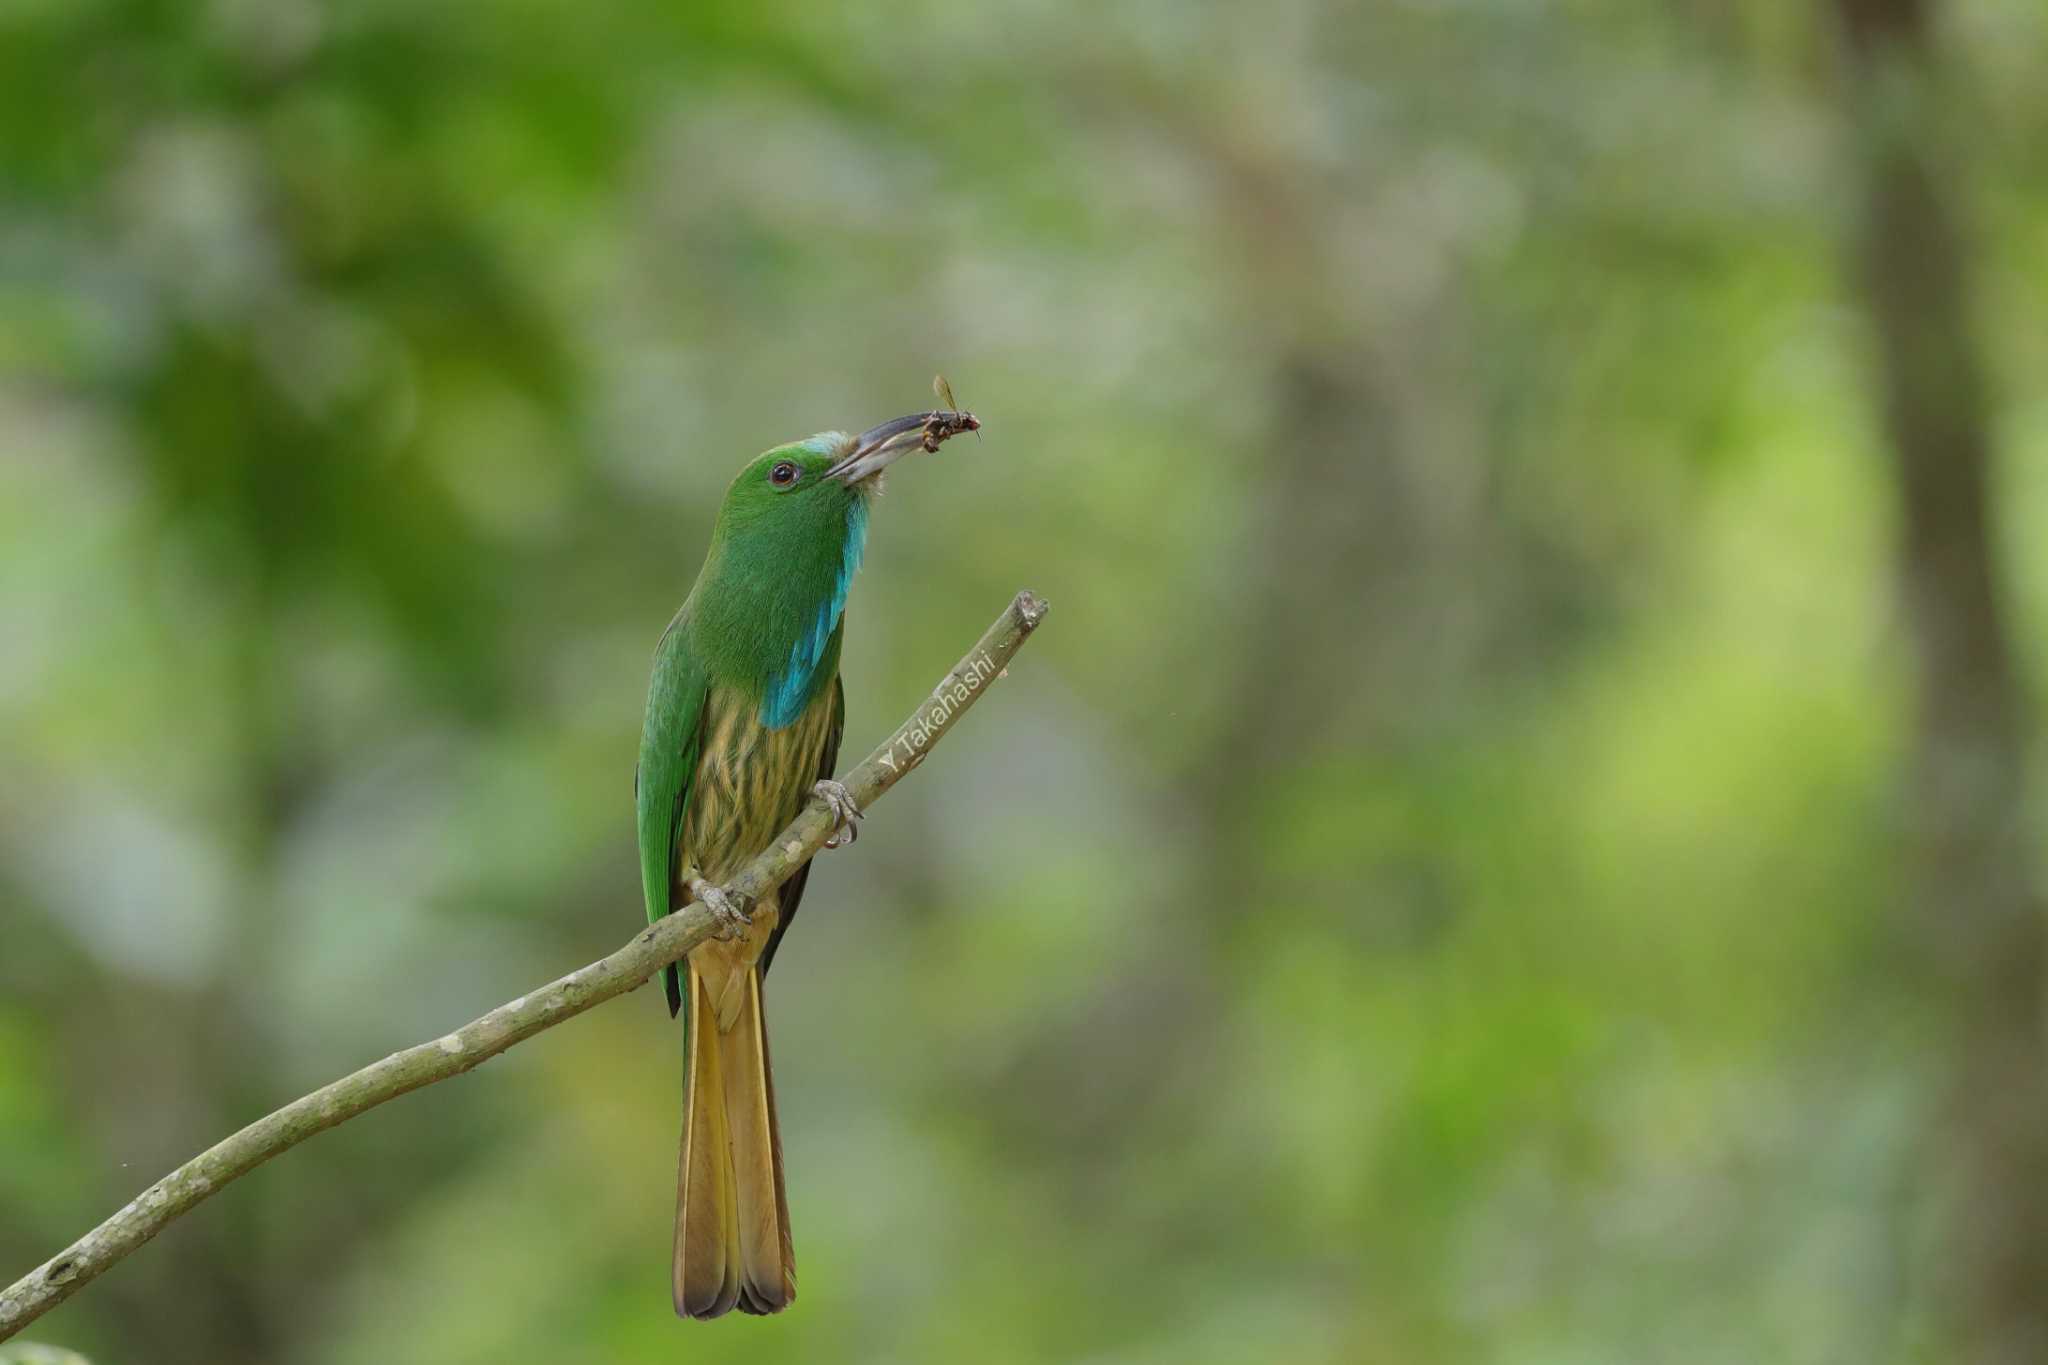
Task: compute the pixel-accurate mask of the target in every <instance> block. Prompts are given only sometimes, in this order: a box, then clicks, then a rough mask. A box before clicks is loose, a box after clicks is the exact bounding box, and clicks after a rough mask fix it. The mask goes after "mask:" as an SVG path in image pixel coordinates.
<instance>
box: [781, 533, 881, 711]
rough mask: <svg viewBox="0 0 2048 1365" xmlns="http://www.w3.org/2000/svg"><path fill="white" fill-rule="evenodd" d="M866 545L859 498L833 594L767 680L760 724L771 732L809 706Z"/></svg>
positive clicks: (834, 583) (847, 535)
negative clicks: (786, 658)
mask: <svg viewBox="0 0 2048 1365" xmlns="http://www.w3.org/2000/svg"><path fill="white" fill-rule="evenodd" d="M867 543H868V500H867V499H866V498H864V497H857V498H855V499H854V500H853V502H852V504H851V505H850V506H848V507H847V509H846V549H845V552H844V554H843V555H842V556H841V557H840V561H839V577H838V578H837V579H836V580H834V582H833V584H832V594H831V596H829V597H827V598H826V599H825V602H824V604H823V605H822V606H820V607H819V608H818V614H817V616H816V618H814V619H813V620H812V622H811V628H810V629H809V630H807V631H805V632H804V633H803V634H801V635H799V636H797V637H796V643H795V644H794V645H791V646H790V649H789V662H788V663H786V664H784V665H783V666H782V671H781V672H779V673H777V674H776V675H775V676H774V677H772V678H770V679H769V680H768V692H767V694H766V695H765V696H763V697H762V698H761V723H762V724H763V725H765V726H767V727H768V728H769V729H771V730H780V729H781V728H782V727H783V726H785V725H788V724H790V723H791V722H793V721H794V720H795V719H796V718H797V717H798V716H801V715H802V714H803V713H804V707H806V706H808V705H810V701H811V686H812V684H813V683H815V682H816V681H817V678H818V665H819V664H820V663H822V662H823V661H824V658H825V645H826V644H827V643H828V642H829V641H830V640H831V639H832V632H833V631H835V630H837V629H839V618H840V617H841V616H842V615H844V614H845V612H846V594H847V591H848V589H850V588H852V587H853V575H854V573H855V572H856V571H857V570H858V569H859V568H860V556H861V552H862V551H863V550H865V549H866V548H867Z"/></svg>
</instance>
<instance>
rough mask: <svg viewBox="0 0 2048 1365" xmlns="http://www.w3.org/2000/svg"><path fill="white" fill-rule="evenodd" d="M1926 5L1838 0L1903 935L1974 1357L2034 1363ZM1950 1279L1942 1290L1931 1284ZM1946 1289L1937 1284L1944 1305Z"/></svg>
mask: <svg viewBox="0 0 2048 1365" xmlns="http://www.w3.org/2000/svg"><path fill="white" fill-rule="evenodd" d="M1930 3H1931V0H1835V4H1836V8H1837V12H1838V14H1839V16H1840V18H1841V20H1842V23H1843V26H1844V28H1845V33H1846V48H1847V59H1848V73H1847V74H1848V79H1847V83H1846V86H1845V89H1846V93H1847V97H1848V100H1849V113H1850V116H1851V119H1852V120H1853V123H1854V140H1855V146H1856V147H1857V149H1858V153H1859V156H1860V163H1861V164H1860V167H1859V170H1860V174H1861V181H1862V193H1863V198H1862V202H1861V205H1860V213H1859V215H1858V221H1857V223H1856V225H1855V228H1854V233H1855V240H1854V249H1855V255H1856V266H1857V269H1858V272H1859V282H1860V284H1861V287H1862V290H1863V294H1864V300H1865V303H1866V306H1867V307H1868V309H1869V312H1870V315H1871V318H1872V320H1873V323H1874V325H1875V331H1876V343H1877V347H1878V353H1879V358H1880V362H1881V364H1880V378H1881V381H1882V385H1883V392H1884V415H1885V426H1886V433H1887V435H1888V437H1889V440H1890V444H1891V446H1892V450H1893V455H1894V458H1895V460H1896V464H1897V469H1898V487H1899V493H1900V504H1901V505H1900V525H1899V572H1900V590H1901V592H1902V594H1903V600H1904V604H1905V607H1906V611H1907V615H1908V618H1909V625H1910V629H1911V631H1912V641H1913V647H1914V650H1915V653H1916V656H1917V660H1918V670H1917V674H1918V677H1917V681H1918V710H1917V723H1916V734H1915V741H1914V747H1913V754H1912V760H1911V762H1912V767H1911V771H1910V773H1909V774H1908V787H1907V790H1906V793H1905V802H1906V812H1907V819H1908V822H1909V836H1910V841H1909V858H1910V860H1911V861H1910V870H1911V874H1912V877H1913V882H1912V893H1913V898H1914V902H1915V907H1916V918H1917V923H1916V925H1915V929H1916V935H1915V937H1916V938H1918V939H1920V940H1921V941H1924V942H1925V943H1927V944H1928V945H1930V951H1929V954H1928V957H1929V961H1930V962H1931V963H1932V966H1933V970H1934V971H1935V973H1936V974H1937V977H1936V986H1937V989H1939V990H1940V991H1941V992H1943V994H1944V995H1945V997H1946V998H1947V999H1948V1000H1949V1001H1950V1002H1951V1003H1952V1006H1953V1015H1952V1017H1953V1019H1954V1021H1955V1028H1954V1034H1953V1040H1952V1046H1953V1047H1954V1048H1955V1058H1954V1066H1953V1070H1952V1073H1951V1082H1952V1084H1953V1085H1954V1090H1953V1092H1952V1094H1951V1095H1950V1096H1949V1097H1948V1098H1949V1105H1948V1108H1947V1110H1946V1114H1945V1120H1946V1121H1945V1123H1944V1125H1943V1129H1942V1132H1941V1134H1940V1135H1939V1139H1938V1141H1937V1142H1936V1143H1935V1144H1934V1146H1933V1147H1932V1149H1931V1150H1932V1151H1934V1152H1936V1153H1937V1154H1938V1157H1937V1160H1938V1163H1939V1164H1938V1167H1937V1170H1936V1171H1935V1172H1934V1174H1935V1175H1936V1177H1937V1179H1936V1180H1935V1181H1934V1182H1931V1183H1930V1186H1929V1188H1930V1190H1934V1191H1942V1192H1953V1195H1954V1200H1955V1202H1954V1205H1953V1207H1954V1215H1953V1216H1954V1221H1953V1223H1952V1224H1951V1227H1950V1233H1951V1236H1950V1237H1949V1239H1948V1241H1947V1249H1948V1251H1949V1252H1950V1256H1949V1257H1947V1258H1945V1259H1946V1260H1947V1263H1948V1265H1949V1266H1950V1267H1951V1268H1952V1273H1953V1275H1954V1280H1953V1281H1952V1283H1953V1286H1954V1288H1955V1290H1956V1294H1955V1302H1956V1307H1957V1309H1958V1317H1959V1321H1958V1322H1957V1324H1956V1325H1957V1326H1958V1327H1959V1328H1960V1329H1961V1331H1962V1333H1963V1339H1964V1341H1966V1342H1967V1344H1968V1346H1969V1351H1968V1356H1969V1358H1971V1359H1974V1360H1979V1361H1986V1362H2000V1363H2001V1365H2002V1363H2003V1362H2008V1361H2021V1360H2026V1361H2038V1360H2042V1359H2048V1198H2044V1196H2043V1192H2042V1188H2041V1181H2042V1178H2043V1176H2044V1175H2048V1046H2044V1039H2043V1020H2044V1013H2043V1008H2042V1006H2043V967H2044V962H2043V940H2044V934H2043V924H2042V918H2041V913H2040V910H2041V906H2040V901H2039V899H2038V896H2037V893H2036V889H2035V887H2034V885H2033V883H2032V877H2031V874H2030V871H2029V859H2030V851H2029V848H2028V844H2027V839H2026V826H2025V815H2024V810H2025V804H2026V802H2025V795H2026V762H2027V760H2026V752H2025V739H2026V729H2027V726H2026V724H2025V721H2024V709H2025V702H2024V699H2023V693H2022V690H2021V688H2020V686H2019V684H2018V681H2017V678H2016V675H2015V668H2014V663H2013V657H2012V650H2011V648H2010V644H2009V640H2008V635H2007V628H2006V622H2005V619H2004V614H2003V606H2002V602H2001V596H2000V584H1999V579H1998V576H1997V573H1996V569H1995V562H1996V556H1995V554H1994V547H1993V543H1992V539H1993V529H1992V526H1991V518H1990V506H1989V486H1990V480H1991V470H1990V467H1989V466H1990V458H1989V440H1988V437H1987V434H1986V427H1987V423H1986V417H1985V398H1984V378H1983V372H1982V368H1981V364H1980V359H1979V356H1978V353H1977V350H1976V347H1975V344H1974V339H1973V336H1972V334H1971V329H1970V316H1969V303H1968V291H1967V288H1966V281H1965V278H1964V273H1965V264H1966V263H1965V259H1964V249H1963V246H1962V244H1961V242H1960V240H1959V237H1958V234H1957V232H1956V229H1955V226H1954V224H1953V222H1952V221H1951V218H1950V215H1949V213H1948V210H1947V206H1946V203H1945V202H1944V200H1943V198H1942V197H1941V195H1940V193H1939V190H1938V186H1937V184H1936V182H1935V177H1934V168H1935V167H1936V166H1937V165H1939V164H1940V159H1939V158H1938V157H1937V156H1936V155H1935V154H1934V150H1933V149H1934V144H1935V142H1936V140H1937V134H1938V130H1937V126H1936V125H1937V119H1936V117H1935V115H1936V112H1937V110H1938V108H1939V106H1938V104H1937V103H1936V102H1935V96H1934V91H1935V89H1936V85H1937V82H1936V78H1935V75H1934V68H1935V60H1934V56H1933V52H1932V43H1931V34H1930V23H1931V15H1930V13H1929V9H1930ZM1945 1273H1948V1272H1945ZM1945 1287H1947V1286H1945Z"/></svg>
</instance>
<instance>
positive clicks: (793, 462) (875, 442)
mask: <svg viewBox="0 0 2048 1365" xmlns="http://www.w3.org/2000/svg"><path fill="white" fill-rule="evenodd" d="M980 427H981V423H980V422H979V421H978V420H976V418H975V416H974V414H973V413H971V412H951V411H934V412H918V413H912V414H911V415H910V416H908V417H898V418H897V419H896V420H895V421H893V422H884V423H882V424H881V425H880V426H878V427H871V428H869V429H868V430H867V431H864V432H862V433H861V434H860V435H858V436H848V435H847V434H846V433H844V432H839V431H828V432H824V433H821V434H820V435H817V436H813V437H810V438H809V439H808V440H803V441H795V442H792V443H791V444H789V445H784V446H776V447H775V448H774V449H773V450H766V451H763V452H762V453H761V454H759V455H756V456H755V457H754V458H753V459H752V460H750V461H748V462H747V465H746V467H745V468H744V469H742V470H740V472H739V474H738V476H737V477H735V478H734V479H733V481H732V485H731V487H729V488H728V489H726V493H725V508H724V518H725V519H726V520H728V521H735V522H739V523H753V522H755V521H757V520H766V519H773V520H778V521H780V520H792V521H794V520H809V519H811V518H813V517H816V516H818V515H819V513H821V512H827V513H833V512H836V513H837V514H838V515H841V516H843V515H845V513H846V510H847V509H848V507H850V506H851V505H852V504H853V503H854V501H855V500H857V499H865V498H867V497H869V496H871V495H872V494H874V493H876V492H878V491H880V489H881V486H882V471H883V470H885V469H887V468H888V467H889V466H890V465H892V464H894V463H896V461H898V460H900V459H902V458H903V457H904V456H905V455H908V454H910V453H911V452H912V451H917V450H937V449H938V448H939V446H940V445H941V444H942V443H943V442H945V441H946V440H948V439H949V438H951V437H954V436H957V435H959V434H960V433H961V432H963V431H976V430H979V429H980ZM799 509H801V510H799ZM792 514H796V515H792Z"/></svg>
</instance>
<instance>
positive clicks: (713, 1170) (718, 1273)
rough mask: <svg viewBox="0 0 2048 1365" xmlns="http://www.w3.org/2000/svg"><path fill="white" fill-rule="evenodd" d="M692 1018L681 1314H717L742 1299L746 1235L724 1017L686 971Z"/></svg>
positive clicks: (679, 1175)
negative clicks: (724, 1068)
mask: <svg viewBox="0 0 2048 1365" xmlns="http://www.w3.org/2000/svg"><path fill="white" fill-rule="evenodd" d="M684 976H685V977H686V980H685V982H684V985H685V987H686V988H687V992H688V994H687V1000H688V1003H689V1009H690V1016H689V1021H688V1024H687V1029H688V1046H689V1065H688V1066H687V1067H686V1068H685V1069H684V1077H685V1079H684V1081H683V1143H682V1154H681V1156H680V1157H679V1158H678V1161H677V1167H676V1245H675V1261H674V1267H673V1269H674V1284H673V1288H674V1290H675V1304H676V1315H677V1316H678V1317H690V1318H715V1317H718V1316H720V1315H722V1314H724V1313H726V1312H729V1311H730V1310H731V1308H732V1306H733V1305H734V1304H735V1303H737V1302H738V1301H739V1296H740V1267H739V1258H738V1257H737V1256H736V1255H734V1254H732V1252H733V1251H734V1249H735V1248H736V1247H737V1244H738V1240H739V1229H738V1223H737V1210H736V1208H735V1206H734V1199H733V1186H732V1158H731V1154H730V1153H731V1145H732V1139H731V1135H730V1132H729V1130H728V1127H727V1124H726V1109H725V1086H724V1084H723V1082H722V1081H721V1079H720V1076H719V1066H718V1062H719V1052H720V1048H719V1045H718V1019H717V1016H716V1015H715V1014H714V1013H713V1012H712V1009H711V997H710V994H709V993H708V992H707V991H706V990H705V988H704V981H703V978H701V977H699V976H698V975H697V972H696V970H695V969H694V968H691V969H687V970H686V971H685V973H684Z"/></svg>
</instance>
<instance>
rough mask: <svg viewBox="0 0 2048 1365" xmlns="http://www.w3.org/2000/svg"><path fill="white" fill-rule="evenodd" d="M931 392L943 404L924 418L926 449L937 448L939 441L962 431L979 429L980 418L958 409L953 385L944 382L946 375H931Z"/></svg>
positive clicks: (978, 430) (933, 449)
mask: <svg viewBox="0 0 2048 1365" xmlns="http://www.w3.org/2000/svg"><path fill="white" fill-rule="evenodd" d="M932 394H933V396H935V397H936V398H937V399H938V400H939V402H940V403H941V404H943V405H944V406H942V407H941V408H939V409H938V410H937V411H935V412H933V413H931V414H930V415H929V416H927V417H926V418H925V419H924V448H925V450H926V451H928V452H929V451H935V450H937V449H938V448H939V443H940V442H941V441H944V440H947V439H949V438H951V437H954V436H958V435H959V434H960V433H961V432H963V431H972V432H976V433H979V432H980V431H981V422H980V420H979V419H978V418H976V417H975V415H974V414H973V413H971V412H962V411H961V410H960V404H959V403H958V402H956V401H955V400H954V398H953V386H952V385H951V384H948V383H947V382H946V376H944V375H942V374H937V375H933V376H932Z"/></svg>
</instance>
